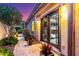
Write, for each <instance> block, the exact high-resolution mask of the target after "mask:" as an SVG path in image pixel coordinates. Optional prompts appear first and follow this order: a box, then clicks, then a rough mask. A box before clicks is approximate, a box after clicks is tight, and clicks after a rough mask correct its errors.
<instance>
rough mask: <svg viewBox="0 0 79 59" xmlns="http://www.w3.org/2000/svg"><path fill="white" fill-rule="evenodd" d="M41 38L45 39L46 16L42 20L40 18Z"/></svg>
mask: <svg viewBox="0 0 79 59" xmlns="http://www.w3.org/2000/svg"><path fill="white" fill-rule="evenodd" d="M41 26H42V27H41V35H42V36H41V37H42V38H41V39H42V40H43V41H47V18H46V17H45V18H43V19H42V20H41Z"/></svg>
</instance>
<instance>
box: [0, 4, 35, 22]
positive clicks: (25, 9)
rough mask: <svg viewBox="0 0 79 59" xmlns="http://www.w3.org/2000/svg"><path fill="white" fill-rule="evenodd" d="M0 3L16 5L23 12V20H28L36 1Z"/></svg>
mask: <svg viewBox="0 0 79 59" xmlns="http://www.w3.org/2000/svg"><path fill="white" fill-rule="evenodd" d="M0 5H8V6H12V7H15V8H16V9H18V10H19V11H20V13H21V14H22V20H23V21H26V19H27V17H28V15H29V14H30V13H31V11H32V9H33V7H34V5H35V3H4V4H3V3H2V4H1V3H0Z"/></svg>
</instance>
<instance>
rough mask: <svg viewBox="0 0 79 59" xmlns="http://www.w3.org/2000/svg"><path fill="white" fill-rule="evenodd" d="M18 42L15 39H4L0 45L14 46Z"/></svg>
mask: <svg viewBox="0 0 79 59" xmlns="http://www.w3.org/2000/svg"><path fill="white" fill-rule="evenodd" d="M17 42H18V40H17V39H16V38H15V37H12V36H11V37H6V38H3V39H2V40H0V45H1V46H7V45H10V46H12V45H15V44H16V43H17Z"/></svg>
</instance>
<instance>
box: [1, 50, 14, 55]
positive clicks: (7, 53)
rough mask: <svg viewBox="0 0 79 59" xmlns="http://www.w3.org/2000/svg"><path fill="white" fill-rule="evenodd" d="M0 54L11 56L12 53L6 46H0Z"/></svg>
mask: <svg viewBox="0 0 79 59" xmlns="http://www.w3.org/2000/svg"><path fill="white" fill-rule="evenodd" d="M0 56H13V53H11V52H10V51H9V50H8V49H6V48H0Z"/></svg>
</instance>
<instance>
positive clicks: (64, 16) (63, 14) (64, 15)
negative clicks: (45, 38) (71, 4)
mask: <svg viewBox="0 0 79 59" xmlns="http://www.w3.org/2000/svg"><path fill="white" fill-rule="evenodd" d="M59 22H60V23H59V26H60V27H59V29H60V31H61V53H62V54H64V55H68V4H65V5H61V7H60V8H59Z"/></svg>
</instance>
